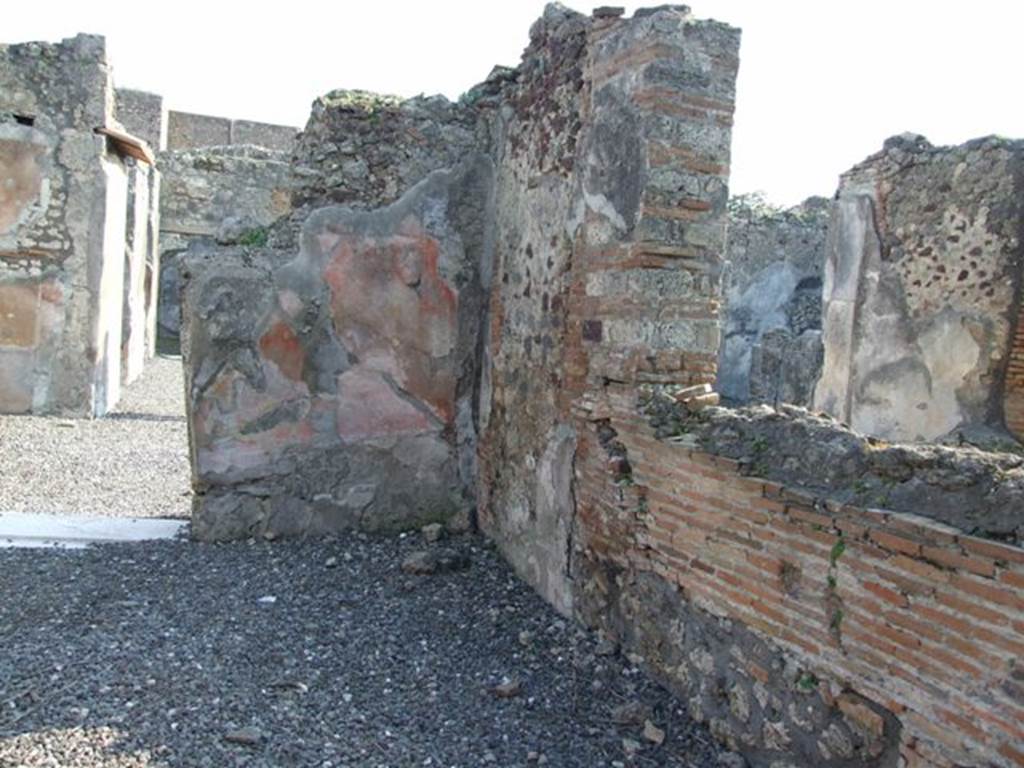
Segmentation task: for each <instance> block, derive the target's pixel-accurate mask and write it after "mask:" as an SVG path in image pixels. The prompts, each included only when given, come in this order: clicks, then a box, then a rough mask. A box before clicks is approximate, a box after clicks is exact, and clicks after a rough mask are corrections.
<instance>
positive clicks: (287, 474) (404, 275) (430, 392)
mask: <svg viewBox="0 0 1024 768" xmlns="http://www.w3.org/2000/svg"><path fill="white" fill-rule="evenodd" d="M491 173H492V171H491V164H490V162H489V160H487V159H486V158H485V157H484V156H477V157H476V158H468V159H467V160H466V161H465V162H463V163H462V164H461V165H460V167H459V168H458V169H456V170H450V171H438V172H436V173H433V174H431V175H430V176H428V177H427V178H426V179H424V180H423V181H422V182H421V183H420V184H418V185H416V186H415V187H414V188H413V189H412V190H410V191H409V192H408V193H407V194H406V195H404V196H403V197H402V198H401V199H400V200H399V201H397V202H396V203H394V204H393V205H391V206H387V207H385V208H381V209H378V210H375V211H371V212H360V211H353V210H351V209H345V208H340V207H328V208H322V209H320V210H318V211H316V212H315V213H314V214H312V215H311V216H310V217H309V219H307V221H306V222H305V224H304V225H303V228H302V233H301V242H300V246H299V250H298V253H297V254H295V253H294V252H283V251H273V250H270V249H263V250H259V251H247V250H245V249H236V250H235V251H212V252H210V251H207V252H205V254H204V253H202V252H198V253H197V254H196V255H194V256H191V257H190V258H189V259H187V260H186V269H187V273H188V275H189V279H188V282H187V287H186V291H185V295H184V296H185V306H186V312H185V315H184V317H185V324H184V326H183V328H184V330H185V333H184V335H183V342H184V343H183V354H184V356H185V363H186V386H187V389H188V392H189V393H190V408H189V427H190V435H191V444H192V452H193V462H194V473H195V482H194V487H195V490H196V492H197V493H196V502H195V503H196V505H197V508H196V514H195V516H194V518H193V533H194V534H195V535H197V536H200V537H203V538H212V539H219V538H234V537H238V536H249V535H264V536H270V537H273V536H278V535H288V534H292V535H294V534H298V533H310V532H312V533H316V532H331V531H341V530H346V529H352V528H361V529H364V530H394V529H401V528H407V527H410V526H415V525H417V524H423V523H426V522H431V521H435V520H439V521H444V522H448V523H450V524H452V525H462V526H465V525H466V524H467V523H468V514H469V511H468V510H469V507H470V506H471V503H472V496H471V489H472V478H473V469H474V457H473V451H474V449H475V435H474V433H473V421H472V419H471V418H470V416H469V413H470V410H471V407H472V406H471V399H472V397H473V393H474V385H475V382H476V378H477V367H476V362H475V357H476V348H477V334H478V332H479V325H480V323H479V319H480V317H481V315H482V311H483V308H482V300H483V296H484V293H483V289H482V284H481V271H480V265H481V264H484V263H487V261H488V260H489V258H490V254H489V250H488V242H487V238H486V236H485V232H486V231H487V228H488V217H489V206H488V202H489V200H490V193H489V190H490V184H491ZM460 521H461V522H460Z"/></svg>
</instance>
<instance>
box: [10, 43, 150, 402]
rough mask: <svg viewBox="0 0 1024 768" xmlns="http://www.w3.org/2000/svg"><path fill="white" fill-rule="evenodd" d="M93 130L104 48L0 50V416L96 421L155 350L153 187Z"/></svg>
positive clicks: (105, 115)
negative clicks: (151, 332) (58, 415)
mask: <svg viewBox="0 0 1024 768" xmlns="http://www.w3.org/2000/svg"><path fill="white" fill-rule="evenodd" d="M97 128H104V129H115V130H121V129H122V126H120V125H118V124H117V122H116V119H115V98H114V89H113V85H112V82H111V77H110V68H109V66H108V64H107V60H106V52H105V48H104V43H103V39H102V38H100V37H94V36H89V35H79V36H77V37H75V38H72V39H69V40H65V41H63V42H61V43H56V44H48V43H25V44H20V45H4V46H0V318H2V324H0V411H3V412H7V413H26V412H36V413H50V412H64V413H73V414H81V415H89V416H93V415H101V414H103V413H105V412H106V411H107V410H108V409H110V408H111V407H112V406H113V405H114V404H115V403H116V402H117V399H118V396H119V393H120V387H121V384H122V380H124V381H129V380H131V379H133V378H134V377H135V376H137V375H138V373H139V371H140V370H141V368H142V359H143V358H144V357H145V355H146V354H147V351H150V352H151V349H152V346H151V341H152V339H151V337H150V338H147V329H148V328H150V327H151V321H150V319H149V317H148V316H147V315H149V314H151V312H152V309H153V308H154V304H155V302H154V299H155V290H154V287H153V285H152V280H151V275H149V274H148V273H147V263H149V262H150V260H151V259H152V258H153V252H152V249H151V242H150V234H151V229H152V227H151V223H152V221H153V217H154V216H155V205H156V202H155V200H156V196H155V194H154V192H153V190H154V188H155V186H156V184H157V177H156V174H155V172H154V171H152V169H149V168H148V167H143V166H140V165H138V164H136V162H135V161H134V160H130V159H127V158H125V157H122V156H121V155H120V154H119V152H120V151H121V149H120V147H119V145H118V143H117V142H116V141H112V140H111V141H108V140H107V139H105V138H104V137H102V136H99V135H97V134H96V133H95V132H94V131H95V129H97ZM129 180H130V181H129ZM129 227H130V228H129Z"/></svg>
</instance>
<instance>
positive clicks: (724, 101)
mask: <svg viewBox="0 0 1024 768" xmlns="http://www.w3.org/2000/svg"><path fill="white" fill-rule="evenodd" d="M738 46H739V33H738V31H737V30H734V29H732V28H730V27H728V26H725V25H722V24H719V23H716V22H705V21H698V20H696V19H694V18H693V17H692V16H691V15H690V13H689V10H688V9H686V8H683V7H679V6H675V7H662V8H658V9H651V10H644V11H638V12H637V13H636V14H635V15H634V16H633V17H632V18H620V17H619V15H618V14H617V13H615V12H612V11H610V10H607V9H606V10H603V11H601V12H600V13H597V14H595V16H594V17H584V16H582V15H580V14H577V13H573V12H571V11H568V10H566V9H565V8H562V7H560V6H556V5H552V6H549V7H548V8H547V9H546V10H545V13H544V15H543V17H542V18H541V19H540V20H539V21H538V22H537V23H536V24H535V25H534V26H533V28H532V29H531V33H530V44H529V46H528V48H527V50H526V52H525V54H524V58H523V61H522V63H521V64H520V66H519V67H517V68H516V69H514V70H510V69H504V68H498V69H496V70H495V71H494V72H493V73H492V75H491V76H490V77H489V78H488V80H487V81H486V82H485V83H483V84H482V85H480V86H478V87H476V88H474V89H472V90H471V91H470V92H469V93H468V94H467V96H466V97H465V98H464V99H463V100H461V101H460V103H459V104H458V105H450V104H447V103H446V102H442V101H440V100H435V99H426V100H422V99H421V100H412V101H411V102H396V101H393V100H389V99H387V98H385V97H375V96H371V95H367V94H360V93H358V92H336V93H334V94H332V95H331V96H330V97H327V98H325V99H324V100H323V101H322V102H320V103H319V105H318V107H317V108H316V110H315V114H314V117H313V118H312V119H311V122H310V125H309V126H308V127H307V133H306V137H304V138H303V139H300V149H299V152H298V154H299V155H300V156H301V158H302V159H301V161H300V163H299V164H297V166H296V169H295V170H296V178H297V179H298V181H297V184H299V185H300V189H299V190H298V191H297V193H296V197H295V199H296V200H300V201H301V202H300V203H299V204H298V205H297V206H296V207H295V208H294V209H293V211H292V213H291V214H290V216H289V217H288V218H287V219H286V220H283V221H281V222H279V223H278V224H277V225H275V226H274V227H273V228H272V229H271V231H270V232H269V233H268V247H266V248H264V247H256V246H254V245H250V246H244V247H236V248H234V249H230V250H212V251H207V252H203V251H202V249H199V250H197V251H196V252H195V253H194V254H192V255H191V256H190V257H189V261H188V264H189V266H188V280H187V283H186V290H185V294H184V296H185V304H184V306H185V312H184V319H185V325H184V330H185V334H184V352H185V356H186V364H187V373H188V377H189V380H190V383H189V386H188V397H189V409H190V417H189V418H190V428H191V440H192V448H193V451H194V455H193V459H194V470H195V480H196V485H197V490H198V491H199V497H198V502H199V503H198V505H197V509H196V512H195V526H194V532H195V533H196V535H198V536H200V537H202V538H209V539H216V538H227V537H238V536H250V535H262V536H265V537H270V538H272V537H275V536H278V535H282V534H301V533H308V532H323V531H330V530H340V529H348V528H354V527H361V528H370V529H378V530H379V529H385V528H392V527H395V528H410V527H413V526H416V525H419V524H421V523H422V522H423V521H424V520H425V519H427V518H436V519H438V520H439V521H440V520H442V519H445V520H447V521H448V522H449V524H450V525H454V526H458V525H461V524H464V523H465V522H466V518H467V516H468V515H469V514H470V513H471V511H472V509H473V507H474V503H475V507H476V512H477V520H476V522H477V523H478V525H479V527H480V528H481V529H482V530H483V531H484V532H485V533H486V534H487V535H488V536H489V537H491V538H492V539H493V540H494V541H495V542H496V544H497V546H498V547H499V549H500V550H501V552H502V553H503V555H504V556H505V557H506V558H507V559H508V561H509V562H510V563H511V564H512V565H513V567H514V568H515V570H516V571H517V573H519V574H520V575H521V576H522V577H523V578H524V579H525V580H526V581H528V582H529V583H530V584H532V585H533V586H534V587H535V588H536V589H537V590H538V591H539V592H540V593H541V594H542V595H544V597H545V598H546V599H547V600H548V601H549V602H551V603H552V604H553V605H554V606H555V607H556V608H558V610H559V611H561V612H562V613H564V614H566V615H569V616H573V617H574V618H577V619H579V620H581V621H583V622H585V623H587V624H588V625H590V626H593V627H597V628H600V629H601V630H602V631H603V632H604V634H605V636H606V637H607V638H608V641H609V643H610V644H611V645H613V646H614V645H616V644H621V648H622V650H623V651H625V652H626V653H628V654H630V658H633V659H637V663H638V664H642V665H643V666H644V668H645V669H647V670H648V671H649V672H650V673H651V674H653V675H655V676H657V677H658V678H659V679H660V680H662V681H663V682H665V684H666V685H668V686H669V687H671V688H672V689H673V690H674V691H675V692H676V693H677V694H679V695H680V696H681V698H682V699H683V700H684V701H685V702H686V704H687V706H688V709H689V711H690V713H691V715H692V716H693V717H694V718H696V719H699V720H702V721H706V722H707V723H708V725H709V727H710V729H711V731H712V733H714V734H715V735H716V736H717V737H718V738H719V739H720V740H722V741H723V742H724V743H726V744H728V745H729V746H730V748H734V749H736V750H738V751H740V752H742V753H743V754H744V755H745V756H746V759H747V760H748V761H749V764H750V765H752V766H754V768H762V767H763V768H769V767H772V766H774V767H775V768H778V766H787V765H800V766H803V765H814V766H821V767H822V768H848V767H851V766H895V765H896V764H897V763H898V762H899V761H902V762H903V763H904V764H905V765H909V766H915V768H926V767H927V768H953V766H956V765H994V766H998V767H999V768H1010V766H1019V765H1021V764H1022V762H1024V756H1022V755H1021V754H1020V751H1019V749H1018V747H1017V746H1016V745H1017V744H1018V743H1019V742H1020V738H1021V736H1022V735H1024V734H1022V733H1021V731H1020V726H1019V722H1020V721H1021V714H1022V713H1024V710H1022V704H1021V701H1022V699H1021V685H1022V680H1021V676H1020V675H1021V670H1020V669H1019V661H1018V659H1019V657H1020V656H1021V652H1022V650H1024V598H1022V591H1024V551H1022V550H1021V549H1020V548H1019V547H1016V546H1012V545H1010V544H1008V543H1007V542H1014V541H1019V536H1020V525H1021V519H1022V517H1024V507H1022V504H1021V500H1022V496H1021V492H1022V491H1021V488H1020V474H1021V471H1022V470H1021V465H1020V462H1019V460H1018V459H1017V458H1016V457H1013V456H997V457H993V456H987V457H986V456H983V455H981V454H977V453H973V452H970V451H956V450H952V449H939V448H936V449H930V448H928V449H925V448H922V449H920V450H918V449H909V448H904V447H899V446H893V447H884V446H882V445H880V444H878V443H872V442H870V441H866V440H864V439H862V438H860V437H858V436H856V435H854V434H852V433H850V432H849V431H846V430H843V429H841V428H839V427H837V426H836V425H835V424H834V423H831V422H825V421H824V420H821V419H817V418H815V417H811V416H809V415H800V416H799V417H797V416H794V413H795V412H791V411H789V410H788V409H783V410H782V411H781V412H776V411H774V410H771V409H764V408H761V409H751V410H748V411H740V412H738V413H729V412H726V411H720V410H718V409H716V408H714V407H712V406H713V404H714V403H715V402H716V400H717V394H716V393H713V392H710V391H707V390H709V389H710V385H711V384H713V383H714V382H715V380H716V377H717V365H718V360H719V351H720V347H721V340H720V311H721V306H722V293H723V289H722V285H721V282H722V271H723V266H724V263H725V259H726V228H727V222H728V210H727V200H728V186H727V182H728V170H729V162H730V156H729V151H730V149H729V147H730V131H731V125H732V114H733V104H734V100H735V90H734V86H735V77H736V72H737V68H738ZM383 116H386V117H387V119H386V120H384V119H382V117H383ZM378 130H379V131H382V132H383V133H381V134H380V135H384V136H387V137H391V138H394V139H396V140H397V141H398V142H399V146H400V148H398V149H396V148H395V147H394V146H388V145H387V144H386V142H384V141H381V142H375V140H374V137H375V136H377V135H378V134H377V133H375V131H378ZM410 132H411V133H410ZM416 132H419V133H420V134H421V135H422V137H423V140H422V141H420V140H418V139H416V137H415V134H416ZM410 137H411V138H410ZM403 142H408V143H403ZM467 157H469V158H472V159H471V160H470V161H469V162H468V163H464V164H459V165H454V166H453V163H454V162H455V161H454V160H453V158H457V159H459V160H462V159H464V158H467ZM998 178H1003V177H1001V176H1000V177H998ZM409 185H413V186H412V187H411V188H408V186H409ZM1010 192H1012V188H1010V187H1007V186H1005V185H1004V186H998V188H996V189H994V190H990V191H989V192H988V193H986V194H987V199H990V200H993V201H1004V198H1005V196H1006V195H1009V194H1010ZM894 197H895V198H898V197H899V195H898V194H890V197H889V199H893V198H894ZM330 201H342V202H344V203H345V204H346V206H347V207H346V208H338V207H328V208H322V207H319V206H322V205H323V204H324V203H325V202H330ZM1000 204H1002V203H1000ZM381 206H384V207H381ZM993 216H994V218H998V219H999V220H1000V221H1004V220H1005V219H1003V218H1002V217H1001V216H1000V217H995V215H994V214H993ZM819 231H820V230H819ZM826 282H827V281H826ZM795 285H799V281H797V282H796V283H795ZM793 288H795V286H791V287H790V289H788V290H791V291H792V290H793ZM797 293H799V291H797ZM787 301H788V298H787ZM800 307H801V308H803V309H806V307H804V305H803V304H802V303H800ZM810 316H811V313H808V312H803V311H800V312H794V313H793V317H794V318H797V320H796V324H797V325H800V324H806V323H807V318H809V317H810ZM787 322H789V318H788V316H787ZM1007 339H1008V336H1007ZM428 342H429V343H428ZM426 372H429V375H427V373H426ZM701 385H707V386H705V387H703V388H700V389H698V390H691V391H692V392H695V394H693V395H692V396H691V397H690V398H689V400H688V401H687V403H686V405H685V407H686V409H687V413H689V412H690V411H693V412H697V413H699V414H700V415H699V416H697V417H689V416H688V417H687V418H688V419H689V418H694V419H697V421H694V432H695V433H696V434H698V435H703V434H704V433H703V432H701V431H700V430H706V431H707V440H708V441H709V442H708V443H707V444H706V445H704V446H703V448H702V447H700V446H699V445H698V446H696V447H693V446H687V445H679V444H677V442H678V440H662V439H658V437H657V436H656V435H655V431H654V429H653V428H652V427H651V426H650V424H649V423H648V418H649V417H648V415H647V414H646V413H644V412H643V411H642V410H641V407H640V404H639V395H640V393H641V392H644V391H646V390H647V388H649V387H664V388H671V389H673V390H674V389H675V388H678V387H690V388H692V387H700V386H701ZM673 413H674V412H673ZM670 415H673V414H670ZM673 417H674V415H673ZM680 426H682V422H680ZM698 427H699V429H698ZM734 432H735V433H736V434H735V435H734V434H733V433H734ZM801 435H808V436H809V438H808V439H809V440H811V441H814V440H818V439H823V440H825V441H826V442H827V443H828V444H827V445H824V446H813V447H811V448H808V449H807V450H805V451H804V452H803V454H801V453H798V451H799V450H800V448H801V447H805V446H801V445H799V443H797V444H795V445H787V444H786V441H791V440H795V439H798V438H799V437H800V436H801ZM689 439H690V440H692V439H693V437H692V435H691V436H690V438H689ZM772 441H779V442H780V444H779V445H775V444H773V442H772ZM762 442H763V443H764V444H765V445H764V448H763V449H760V450H762V451H768V452H776V453H777V454H778V456H772V457H771V460H770V461H768V462H767V463H766V464H765V465H764V469H766V470H767V471H766V474H767V475H768V477H767V478H760V477H755V476H752V475H751V474H750V473H751V472H758V471H760V469H761V467H760V465H757V464H756V462H754V461H744V462H740V461H739V460H738V459H733V458H729V453H730V451H738V452H742V453H743V454H744V455H743V456H742V458H744V459H746V458H747V456H746V454H747V453H749V452H752V451H753V450H754V448H753V446H754V445H760V444H761V443H762ZM712 451H720V452H721V453H723V454H726V455H721V456H716V455H713V454H712V453H711V452H712ZM804 454H805V455H804ZM835 455H840V456H841V457H842V461H841V462H839V465H838V466H837V467H832V466H818V467H815V466H814V463H815V462H817V463H826V462H828V461H831V459H832V457H833V456H835ZM776 465H777V467H776ZM755 467H757V469H755ZM961 468H963V469H964V470H966V471H963V472H962V471H961ZM776 469H778V470H779V471H784V472H789V473H790V475H783V476H784V477H786V482H787V483H788V482H790V478H791V479H792V480H793V481H795V482H797V484H796V485H795V486H788V487H787V486H785V485H783V483H781V482H778V481H777V480H775V479H772V478H773V475H772V472H773V471H775V470H776ZM815 469H817V470H820V471H821V472H823V473H825V472H830V473H831V478H829V477H826V478H825V479H826V480H827V481H828V482H826V483H825V485H822V486H816V485H814V484H813V483H809V487H807V486H805V485H804V482H805V480H804V479H802V478H813V475H812V472H813V470H815ZM417 471H419V474H416V472H417ZM857 473H860V474H859V475H857V477H858V478H866V483H867V484H866V486H865V488H864V489H859V488H857V487H854V488H853V489H852V490H853V493H850V490H851V489H849V488H846V487H844V486H843V484H844V483H845V482H846V481H847V479H848V478H851V477H853V476H854V475H855V474H857ZM954 475H957V477H956V478H954ZM890 479H895V480H896V481H897V482H896V483H893V484H892V485H893V487H891V488H890V487H889V485H890V483H889V482H888V481H889V480H890ZM954 479H957V480H958V481H960V482H962V483H963V485H962V486H961V487H959V488H951V487H950V486H951V485H952V482H953V480H954ZM834 484H838V485H839V487H836V486H835V485H834ZM935 488H942V489H944V490H945V491H946V492H947V493H949V494H950V495H949V498H939V495H938V494H937V493H936V492H935V490H934V489H935ZM862 491H863V492H862ZM915 492H916V495H915ZM874 493H878V494H883V493H888V496H884V495H880V496H879V498H877V499H876V498H873V497H872V494H874ZM929 494H932V495H931V496H929ZM933 497H934V498H936V499H938V500H937V501H936V502H935V504H934V509H929V508H927V506H928V505H929V503H930V501H929V500H930V499H931V498H933ZM866 501H870V502H871V503H870V505H868V504H866V503H865V502H866ZM957 504H960V505H962V506H963V507H965V508H963V509H957V508H956V507H957ZM881 505H885V507H886V508H884V509H881V508H879V507H880V506H881ZM968 505H970V508H969V509H968V508H966V507H967V506H968ZM910 513H914V514H910ZM926 515H930V516H931V518H934V519H929V517H926ZM937 520H943V521H946V522H937ZM946 523H956V524H957V525H958V527H957V528H954V527H952V526H951V525H948V524H946ZM959 526H964V527H966V528H967V531H969V532H965V530H964V529H963V528H962V527H959ZM973 534H985V535H988V536H994V537H998V538H1002V539H1004V540H1005V541H994V540H992V539H986V538H983V537H982V536H980V535H973ZM844 553H845V554H844ZM651 734H652V736H656V734H655V732H654V731H651Z"/></svg>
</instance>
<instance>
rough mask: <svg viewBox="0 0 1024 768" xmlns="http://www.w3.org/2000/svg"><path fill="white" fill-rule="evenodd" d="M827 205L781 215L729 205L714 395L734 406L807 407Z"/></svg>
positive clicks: (756, 204)
mask: <svg viewBox="0 0 1024 768" xmlns="http://www.w3.org/2000/svg"><path fill="white" fill-rule="evenodd" d="M829 208H830V206H829V203H828V201H827V200H825V199H824V198H820V197H812V198H809V199H807V200H805V201H804V202H803V203H801V204H800V205H798V206H794V207H793V208H790V209H788V210H780V209H777V208H773V207H771V206H770V205H767V204H766V203H764V202H763V201H761V200H759V199H758V198H757V197H756V196H752V195H747V196H740V197H736V198H733V199H732V200H730V201H729V250H728V259H729V261H728V264H727V265H726V269H725V280H724V283H725V285H724V297H725V314H724V318H723V322H722V351H721V358H720V360H719V368H718V390H719V391H720V392H721V394H722V395H723V396H725V397H726V398H728V399H729V400H730V401H732V402H736V403H746V402H764V403H770V404H776V403H792V404H794V405H805V406H806V405H810V403H811V398H812V396H813V394H814V385H815V384H816V383H817V381H818V377H819V375H820V374H821V363H822V354H823V352H822V343H821V277H822V274H821V273H822V267H823V265H824V260H825V233H826V229H827V227H828V214H829Z"/></svg>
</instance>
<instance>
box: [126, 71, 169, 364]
mask: <svg viewBox="0 0 1024 768" xmlns="http://www.w3.org/2000/svg"><path fill="white" fill-rule="evenodd" d="M115 117H116V119H117V121H118V122H119V123H121V125H123V126H124V128H125V130H126V131H128V133H130V134H131V135H133V136H136V137H138V138H140V139H142V140H143V141H145V142H146V143H147V144H148V145H149V146H150V148H151V149H152V150H153V151H154V152H155V151H157V150H159V149H160V148H161V147H162V146H164V145H165V144H166V143H167V111H166V110H165V109H164V105H163V97H162V96H158V95H156V94H153V93H146V92H145V91H133V90H128V89H122V88H118V89H117V92H116V110H115ZM126 163H127V165H128V201H129V202H128V220H127V227H126V230H127V231H126V238H125V265H124V299H123V302H122V307H123V308H122V313H123V316H122V325H121V379H122V383H124V384H127V383H129V382H131V381H133V380H135V379H136V378H137V377H138V376H139V375H140V374H141V373H142V367H143V365H144V363H145V360H146V358H148V357H152V356H153V355H154V354H155V353H156V321H157V299H158V288H159V286H158V280H159V275H160V181H161V180H160V172H159V171H158V170H157V168H155V167H154V166H152V165H149V164H148V163H140V162H138V161H136V160H134V159H128V160H126Z"/></svg>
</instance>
